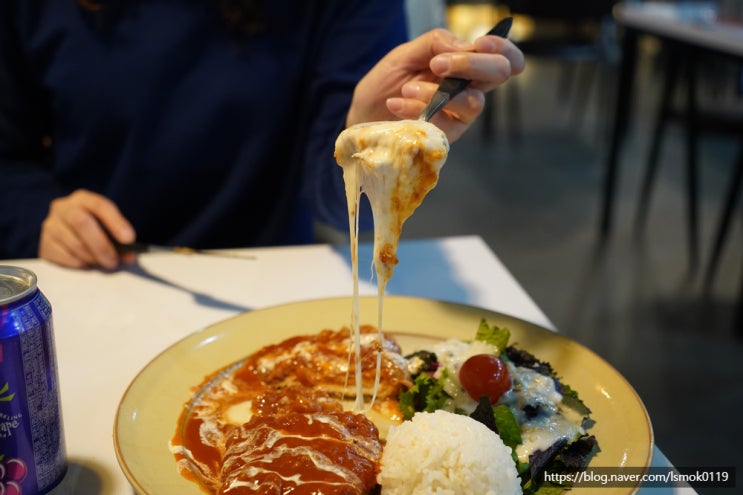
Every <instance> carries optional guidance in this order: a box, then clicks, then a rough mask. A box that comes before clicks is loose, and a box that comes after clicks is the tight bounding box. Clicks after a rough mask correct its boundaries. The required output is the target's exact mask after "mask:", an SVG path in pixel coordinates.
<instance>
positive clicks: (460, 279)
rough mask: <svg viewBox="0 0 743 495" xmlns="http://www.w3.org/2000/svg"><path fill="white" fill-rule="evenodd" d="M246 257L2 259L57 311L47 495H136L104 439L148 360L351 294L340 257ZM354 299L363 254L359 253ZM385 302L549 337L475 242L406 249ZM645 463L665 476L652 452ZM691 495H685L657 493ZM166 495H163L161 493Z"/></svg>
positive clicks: (524, 297)
mask: <svg viewBox="0 0 743 495" xmlns="http://www.w3.org/2000/svg"><path fill="white" fill-rule="evenodd" d="M236 253H237V254H240V255H245V256H251V257H252V259H235V258H227V257H216V256H206V255H184V254H172V253H160V254H147V255H141V256H140V258H139V262H138V264H137V265H134V266H130V267H127V268H124V269H122V270H117V271H111V272H104V271H99V270H71V269H66V268H62V267H59V266H56V265H53V264H51V263H48V262H46V261H43V260H38V259H28V260H3V261H2V262H0V263H2V264H8V265H16V266H21V267H24V268H28V269H30V270H32V271H34V272H35V273H36V274H37V277H38V284H39V288H40V289H41V290H42V291H43V292H44V293H45V294H46V296H47V298H48V299H49V300H50V302H51V303H52V306H53V312H54V329H55V338H56V346H57V359H58V366H59V375H60V389H61V396H62V414H63V418H64V427H65V437H66V442H67V452H68V457H69V461H70V469H69V472H68V474H67V476H66V478H65V479H64V480H63V481H62V483H61V484H60V485H59V486H58V487H57V488H55V489H54V490H53V491H52V492H51V493H52V494H53V495H73V494H74V495H132V493H133V490H132V488H131V486H130V485H129V484H128V482H127V480H126V478H125V477H124V475H123V474H122V472H121V471H120V469H119V467H118V463H117V461H116V457H115V453H114V447H113V441H112V435H113V426H114V425H113V421H114V417H115V414H116V410H117V407H118V403H119V400H120V398H121V397H122V395H123V394H124V392H125V390H126V388H127V386H128V384H129V383H130V382H131V381H132V380H133V379H134V377H135V376H136V375H137V373H138V372H139V370H141V369H142V368H143V367H144V366H145V365H146V364H147V363H148V362H149V361H150V360H151V359H153V358H154V357H155V356H157V355H158V354H159V353H160V352H161V351H162V350H164V349H165V348H167V347H168V346H170V345H171V344H173V343H174V342H176V341H178V340H180V339H181V338H183V337H185V336H186V335H188V334H190V333H192V332H194V331H197V330H199V329H201V328H203V327H205V326H208V325H210V324H213V323H216V322H218V321H221V320H224V319H226V318H229V317H231V316H233V315H235V314H238V313H240V312H244V311H250V310H253V309H260V308H264V307H267V306H271V305H276V304H280V303H286V302H292V301H298V300H305V299H313V298H324V297H336V296H348V295H350V293H351V284H352V276H351V269H350V256H349V249H348V247H337V246H331V245H310V246H298V247H276V248H256V249H244V250H237V251H236ZM359 257H360V266H361V267H362V268H361V272H362V273H361V279H362V282H361V287H360V289H361V293H362V294H363V295H375V294H376V288H375V286H373V284H371V283H369V282H368V281H367V282H364V280H368V278H366V279H365V277H364V274H363V272H364V268H363V267H368V266H369V262H370V261H369V260H370V259H371V247H370V246H369V245H366V244H365V245H362V246H361V247H360V251H359ZM398 257H399V259H400V264H399V265H398V267H397V269H396V271H395V274H394V276H393V278H392V281H391V282H390V283H389V286H388V292H389V293H391V294H397V295H414V296H419V297H427V298H433V299H440V300H446V301H451V302H456V303H465V304H471V305H476V306H480V307H483V308H486V309H489V310H492V311H498V312H502V313H507V314H510V315H512V316H515V317H518V318H521V319H523V320H527V321H529V322H532V323H535V324H537V325H541V326H544V327H547V328H551V329H553V330H554V326H553V324H552V323H551V322H550V320H549V318H548V317H547V316H546V315H545V314H544V313H543V312H542V311H541V310H540V309H539V307H538V306H537V305H536V304H535V303H534V301H533V300H532V299H531V298H530V297H529V296H528V294H527V293H526V292H525V291H524V289H523V288H522V287H521V286H520V285H519V284H518V282H517V281H516V280H515V279H514V277H513V276H512V275H511V274H510V273H509V271H508V270H507V268H506V267H505V266H504V265H503V264H502V263H501V262H500V260H499V259H498V258H497V257H496V256H495V254H494V253H493V252H492V251H491V250H490V248H489V247H488V246H487V245H486V244H485V242H484V241H483V240H482V239H481V238H480V237H476V236H463V237H450V238H442V239H436V240H418V241H406V242H403V243H401V245H400V249H399V252H398ZM653 465H657V466H670V463H669V461H668V459H667V458H666V457H665V456H664V455H663V453H662V452H661V451H660V450H658V449H657V447H656V449H655V451H654V457H653ZM663 493H692V494H693V493H695V492H694V491H693V490H692V489H690V488H677V489H673V490H671V489H668V490H667V491H664V490H660V491H659V490H658V489H654V490H653V491H652V495H659V494H663ZM164 495H165V494H164Z"/></svg>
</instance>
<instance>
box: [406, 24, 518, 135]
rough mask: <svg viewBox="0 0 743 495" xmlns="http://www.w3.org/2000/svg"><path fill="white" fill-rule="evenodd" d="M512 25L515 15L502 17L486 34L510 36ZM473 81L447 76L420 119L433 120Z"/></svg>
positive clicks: (502, 36) (501, 36)
mask: <svg viewBox="0 0 743 495" xmlns="http://www.w3.org/2000/svg"><path fill="white" fill-rule="evenodd" d="M512 25H513V17H505V18H503V19H501V20H500V21H499V22H498V24H496V25H495V27H493V29H491V30H490V31H488V32H487V33H486V34H487V35H494V36H498V37H500V38H505V37H506V36H508V32H509V31H510V30H511V26H512ZM471 82H472V81H470V80H469V79H461V78H458V77H447V78H445V79H444V80H443V81H441V84H440V85H439V87H438V89H437V90H436V92H435V93H434V94H433V97H431V101H430V102H429V103H428V105H426V108H424V109H423V111H422V112H421V114H420V117H418V120H425V121H429V120H431V117H433V115H434V114H435V113H436V112H438V111H439V110H440V109H441V108H442V107H443V106H444V105H446V104H447V103H448V102H449V100H451V99H452V98H454V97H455V96H457V95H458V94H459V93H461V92H462V90H464V88H466V87H467V85H468V84H469V83H471Z"/></svg>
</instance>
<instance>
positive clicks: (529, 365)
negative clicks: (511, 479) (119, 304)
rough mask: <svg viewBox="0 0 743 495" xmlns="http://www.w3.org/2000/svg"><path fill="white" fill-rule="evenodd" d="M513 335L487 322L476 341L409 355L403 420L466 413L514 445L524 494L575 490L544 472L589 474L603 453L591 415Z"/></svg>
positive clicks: (455, 342) (447, 344)
mask: <svg viewBox="0 0 743 495" xmlns="http://www.w3.org/2000/svg"><path fill="white" fill-rule="evenodd" d="M509 340H510V331H509V330H508V329H507V328H505V327H498V326H495V325H489V324H488V323H487V322H486V321H485V320H484V319H483V320H481V322H480V325H479V327H478V329H477V332H476V334H475V338H474V339H473V340H472V341H461V340H454V339H451V340H447V341H443V342H441V343H437V344H436V345H434V346H432V347H431V348H430V349H426V350H420V351H417V352H415V353H413V354H410V355H407V356H405V359H406V361H407V365H408V369H409V371H410V373H411V376H412V377H413V386H412V387H411V388H409V389H407V390H406V391H404V392H402V393H401V394H400V397H399V399H400V410H401V411H402V412H403V415H404V417H405V419H410V418H412V417H413V415H414V414H415V413H416V412H421V411H424V412H434V411H437V410H446V411H449V412H453V413H458V414H466V415H469V416H471V417H472V418H474V419H476V420H478V421H480V422H481V423H483V424H485V425H486V426H487V427H488V428H490V429H491V430H493V431H495V432H496V433H497V434H498V435H499V436H500V437H501V439H502V440H503V442H504V443H505V444H506V445H507V446H509V447H511V449H512V456H513V460H514V463H515V464H516V469H517V471H518V473H519V476H520V478H521V486H522V489H523V492H524V493H525V494H539V495H550V494H557V493H561V492H562V491H563V490H565V489H568V488H570V486H569V485H562V484H557V483H553V482H551V481H548V480H545V476H544V473H567V472H577V471H580V470H583V469H585V468H586V466H587V465H588V463H589V461H590V459H591V457H592V456H593V455H594V454H595V453H596V452H598V450H599V449H598V442H597V440H596V438H595V437H594V436H593V435H589V434H588V433H587V430H589V429H590V427H591V426H592V425H593V420H592V419H591V410H590V409H589V408H588V407H587V406H586V404H584V403H583V401H581V399H580V397H579V396H578V393H577V391H575V390H573V389H572V388H570V386H569V385H568V384H566V383H564V382H562V380H561V379H560V377H559V376H558V374H557V372H556V371H555V370H554V369H553V368H552V366H551V365H550V364H549V363H547V362H544V361H540V360H539V359H538V358H537V357H535V356H534V355H532V354H531V353H529V352H527V351H525V350H523V349H519V348H518V347H516V346H514V345H509Z"/></svg>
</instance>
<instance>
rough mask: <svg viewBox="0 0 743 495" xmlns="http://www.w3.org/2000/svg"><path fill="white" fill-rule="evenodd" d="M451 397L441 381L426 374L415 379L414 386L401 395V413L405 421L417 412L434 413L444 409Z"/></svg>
mask: <svg viewBox="0 0 743 495" xmlns="http://www.w3.org/2000/svg"><path fill="white" fill-rule="evenodd" d="M450 398H451V397H450V396H449V394H447V393H446V392H445V391H444V386H443V383H442V381H441V380H434V378H433V377H432V376H431V375H429V374H426V373H421V374H420V375H418V376H417V377H415V381H414V382H413V386H412V387H410V389H408V390H406V391H404V392H402V393H400V396H399V399H400V411H401V412H402V415H403V418H404V419H410V418H412V417H413V415H414V414H415V413H416V412H420V411H425V412H434V411H436V410H437V409H442V408H443V406H444V403H445V402H446V400H447V399H450Z"/></svg>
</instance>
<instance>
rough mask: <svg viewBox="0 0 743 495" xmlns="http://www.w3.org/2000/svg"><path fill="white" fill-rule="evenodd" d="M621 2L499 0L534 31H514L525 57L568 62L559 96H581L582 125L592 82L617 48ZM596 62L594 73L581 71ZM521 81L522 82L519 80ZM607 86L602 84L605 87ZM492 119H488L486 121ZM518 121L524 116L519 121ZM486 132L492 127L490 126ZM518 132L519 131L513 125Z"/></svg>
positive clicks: (577, 107) (514, 105) (577, 106)
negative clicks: (613, 13)
mask: <svg viewBox="0 0 743 495" xmlns="http://www.w3.org/2000/svg"><path fill="white" fill-rule="evenodd" d="M616 3H617V0H594V1H591V0H577V1H570V2H553V1H550V0H506V1H502V2H501V1H499V2H497V4H498V5H499V6H501V7H505V8H506V9H508V11H509V12H510V14H511V15H514V17H515V18H516V20H517V23H518V22H519V21H521V24H523V25H526V26H527V27H528V26H531V29H526V30H522V31H528V32H525V33H524V32H518V31H517V30H514V31H517V32H512V36H511V38H512V39H513V40H514V42H515V43H516V44H517V45H518V47H519V48H520V49H521V51H522V52H523V53H524V55H525V56H526V57H527V58H528V57H538V58H542V59H551V60H559V61H561V62H563V65H562V67H561V69H562V75H561V78H560V81H558V83H557V84H555V87H556V90H557V93H556V97H557V98H559V99H560V100H561V101H568V100H569V99H570V94H571V89H573V86H574V84H575V85H576V87H575V90H574V91H572V93H573V94H574V95H576V96H577V98H576V99H575V101H574V107H573V108H572V114H573V118H574V120H575V121H576V122H575V123H576V124H577V125H579V124H580V121H579V119H580V118H581V117H582V115H583V113H584V110H585V106H586V102H587V96H588V95H589V94H590V85H591V83H592V81H593V76H594V75H595V73H594V70H595V69H596V67H599V68H601V67H602V65H604V64H605V63H606V62H608V61H610V60H611V58H612V49H613V46H614V36H613V32H612V29H613V21H612V17H611V10H612V8H613V6H614V4H616ZM585 64H590V67H589V68H590V69H591V70H590V71H588V72H584V73H583V74H582V77H581V74H580V73H579V71H578V69H579V68H580V67H581V66H583V65H585ZM517 83H518V81H516V84H517ZM606 87H607V85H605V84H602V85H601V87H600V89H605V88H606ZM509 96H510V99H509V102H510V105H511V112H510V118H514V117H518V116H517V115H516V116H515V115H513V113H514V112H517V111H518V107H519V104H518V96H519V95H518V90H517V88H516V87H515V84H513V88H512V93H511V94H510V95H509ZM485 122H486V124H487V122H488V120H487V118H486V120H485ZM516 122H518V120H516ZM483 132H484V133H486V134H487V133H489V132H491V131H490V128H489V127H487V126H486V127H485V128H484V129H483ZM512 133H513V135H514V136H517V133H516V131H514V130H513V129H512Z"/></svg>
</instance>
